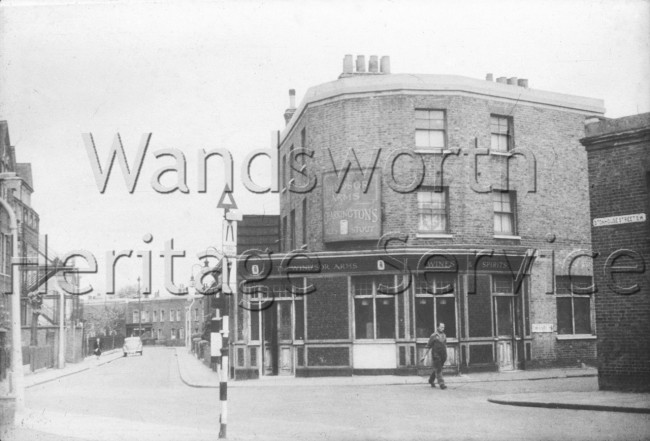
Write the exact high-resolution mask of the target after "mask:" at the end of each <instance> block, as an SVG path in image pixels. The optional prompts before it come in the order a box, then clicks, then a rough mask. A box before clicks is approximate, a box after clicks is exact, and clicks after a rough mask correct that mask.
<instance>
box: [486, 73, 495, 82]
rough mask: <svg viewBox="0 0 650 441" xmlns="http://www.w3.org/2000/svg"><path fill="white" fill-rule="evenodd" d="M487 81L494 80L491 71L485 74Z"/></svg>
mask: <svg viewBox="0 0 650 441" xmlns="http://www.w3.org/2000/svg"><path fill="white" fill-rule="evenodd" d="M485 81H494V77H493V76H492V74H491V73H489V74H487V75H485Z"/></svg>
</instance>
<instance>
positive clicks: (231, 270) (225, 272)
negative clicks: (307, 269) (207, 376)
mask: <svg viewBox="0 0 650 441" xmlns="http://www.w3.org/2000/svg"><path fill="white" fill-rule="evenodd" d="M226 199H228V200H226ZM217 208H223V209H224V220H223V222H222V223H221V229H222V239H221V246H222V250H223V255H224V256H223V259H222V260H221V281H222V284H221V296H222V299H221V300H222V301H221V309H222V316H221V339H220V341H221V369H220V372H219V374H220V375H219V400H220V401H221V417H220V419H219V438H221V439H224V438H226V428H227V425H228V376H229V375H230V366H229V341H228V337H229V330H230V322H229V314H230V302H229V299H230V296H231V295H232V293H233V292H236V290H237V222H238V221H240V220H242V216H241V214H240V213H239V212H236V211H231V210H236V209H237V203H236V202H235V199H234V198H233V196H232V193H231V191H230V188H229V187H228V186H227V185H226V188H225V189H224V191H223V193H222V195H221V199H220V200H219V204H218V205H217Z"/></svg>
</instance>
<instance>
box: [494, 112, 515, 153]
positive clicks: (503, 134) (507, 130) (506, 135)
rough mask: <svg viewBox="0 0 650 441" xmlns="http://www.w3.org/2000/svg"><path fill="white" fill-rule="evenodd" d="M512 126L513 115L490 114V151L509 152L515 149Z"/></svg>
mask: <svg viewBox="0 0 650 441" xmlns="http://www.w3.org/2000/svg"><path fill="white" fill-rule="evenodd" d="M512 126H513V121H512V117H510V116H504V115H496V114H491V115H490V152H500V153H507V152H509V151H510V150H512V149H513V142H514V136H513V133H512V132H513V130H512ZM504 144H505V145H504Z"/></svg>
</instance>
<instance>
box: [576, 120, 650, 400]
mask: <svg viewBox="0 0 650 441" xmlns="http://www.w3.org/2000/svg"><path fill="white" fill-rule="evenodd" d="M585 132H586V133H585V134H586V137H585V138H584V139H582V143H583V144H584V146H585V148H586V150H587V155H588V157H589V183H590V197H591V221H592V223H591V225H592V227H591V238H592V242H593V251H594V252H597V253H598V254H597V255H596V256H595V258H594V268H595V269H594V276H595V277H594V282H595V283H596V289H597V291H596V293H595V295H594V298H595V303H596V323H597V325H598V383H599V387H600V388H601V389H623V390H626V389H631V390H639V391H649V390H650V353H649V352H648V348H649V347H650V321H649V320H648V318H649V317H650V277H649V274H650V273H649V272H648V269H649V268H648V265H650V223H649V222H648V214H649V213H650V113H645V114H642V115H634V116H628V117H624V118H618V119H604V118H600V119H597V120H596V119H594V120H591V121H587V124H586V126H585Z"/></svg>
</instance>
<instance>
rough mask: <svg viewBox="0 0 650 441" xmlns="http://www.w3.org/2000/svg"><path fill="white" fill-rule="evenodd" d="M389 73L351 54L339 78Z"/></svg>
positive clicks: (385, 60) (383, 64)
mask: <svg viewBox="0 0 650 441" xmlns="http://www.w3.org/2000/svg"><path fill="white" fill-rule="evenodd" d="M0 1H1V0H0ZM389 73H390V57H388V56H386V55H384V56H382V57H381V58H380V57H379V56H377V55H370V57H369V59H368V64H366V56H365V55H357V59H356V61H354V60H353V57H352V55H349V54H348V55H346V56H345V57H343V72H342V73H341V75H339V78H347V77H352V76H357V75H381V74H389Z"/></svg>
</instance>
